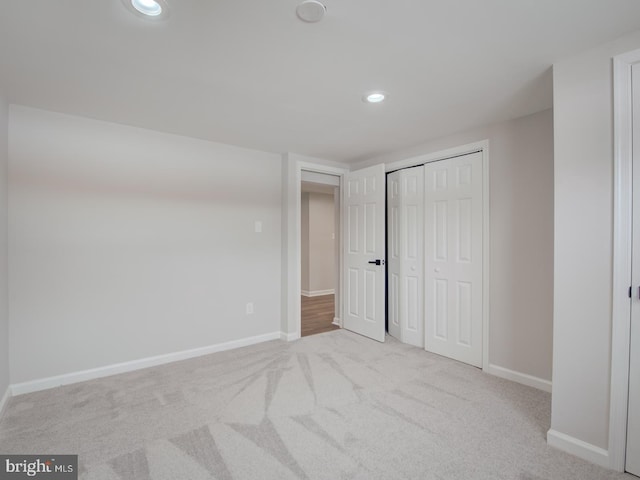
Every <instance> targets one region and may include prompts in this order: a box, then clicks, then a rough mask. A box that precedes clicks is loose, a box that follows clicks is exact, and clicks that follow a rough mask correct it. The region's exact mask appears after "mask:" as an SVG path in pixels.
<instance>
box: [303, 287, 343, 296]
mask: <svg viewBox="0 0 640 480" xmlns="http://www.w3.org/2000/svg"><path fill="white" fill-rule="evenodd" d="M335 294H336V291H335V289H333V288H332V289H331V290H312V291H309V290H302V296H303V297H323V296H324V295H335Z"/></svg>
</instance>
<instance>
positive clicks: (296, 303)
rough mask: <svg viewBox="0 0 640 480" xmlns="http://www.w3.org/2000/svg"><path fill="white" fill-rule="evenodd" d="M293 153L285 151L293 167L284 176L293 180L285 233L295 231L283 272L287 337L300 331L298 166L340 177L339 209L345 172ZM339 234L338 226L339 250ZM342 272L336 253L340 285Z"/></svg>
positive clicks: (299, 191)
mask: <svg viewBox="0 0 640 480" xmlns="http://www.w3.org/2000/svg"><path fill="white" fill-rule="evenodd" d="M296 157H298V155H295V154H289V156H288V159H289V161H292V162H293V165H294V166H293V168H294V170H295V175H294V178H293V179H291V178H290V177H289V178H288V179H289V181H291V180H293V181H294V182H295V185H294V186H293V188H292V189H291V190H290V191H292V192H294V195H295V202H288V205H287V207H288V212H287V213H288V218H290V219H292V222H291V224H290V225H289V232H288V233H289V235H290V234H291V233H292V232H291V229H293V232H294V234H295V245H293V246H292V247H291V248H289V255H290V257H289V258H292V259H294V262H293V263H292V265H291V266H290V268H289V269H288V272H287V276H288V277H287V279H288V282H287V285H288V288H289V294H290V296H291V297H293V298H292V300H291V301H290V302H289V305H288V307H289V308H290V309H292V310H293V311H292V312H291V311H289V312H286V315H287V318H289V319H291V318H293V325H294V328H297V332H290V331H289V332H284V334H285V335H286V336H287V337H289V336H296V335H297V337H296V338H300V332H301V331H302V317H301V306H300V292H302V246H301V245H302V238H301V237H302V234H301V229H302V220H301V218H300V214H301V210H302V205H301V200H302V199H301V196H302V188H301V187H302V185H301V182H302V170H305V171H308V172H317V173H327V174H330V175H335V176H337V177H340V187H339V188H340V208H341V210H342V205H343V192H342V183H343V178H344V175H345V174H346V173H348V172H349V170H348V169H347V168H343V167H338V166H332V165H325V164H322V163H315V162H311V161H306V160H296ZM303 158H307V157H303ZM289 187H291V185H289ZM292 208H293V209H294V211H293V212H292V211H291V209H292ZM343 236H344V232H343V231H342V229H340V238H339V242H340V252H342V245H343V243H342V242H343ZM342 276H343V275H342V255H340V285H339V288H342V285H343V278H342ZM343 296H344V295H340V300H339V303H340V305H339V306H338V311H339V312H342V305H343V301H342V299H343ZM289 328H290V326H289Z"/></svg>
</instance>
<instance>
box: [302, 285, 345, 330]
mask: <svg viewBox="0 0 640 480" xmlns="http://www.w3.org/2000/svg"><path fill="white" fill-rule="evenodd" d="M334 301H335V300H334V295H322V296H319V297H305V296H304V295H303V296H302V331H301V334H302V336H303V337H306V336H308V335H315V334H317V333H324V332H330V331H331V330H337V329H338V328H340V327H338V326H337V325H334V324H333V317H334V312H335V307H334Z"/></svg>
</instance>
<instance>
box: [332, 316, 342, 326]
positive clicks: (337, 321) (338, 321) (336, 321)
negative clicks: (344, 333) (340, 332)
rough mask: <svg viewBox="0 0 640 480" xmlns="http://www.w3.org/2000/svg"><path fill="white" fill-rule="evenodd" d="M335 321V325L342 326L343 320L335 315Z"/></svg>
mask: <svg viewBox="0 0 640 480" xmlns="http://www.w3.org/2000/svg"><path fill="white" fill-rule="evenodd" d="M331 323H333V324H334V325H337V326H338V327H340V328H342V320H341V319H339V318H338V317H333V322H331Z"/></svg>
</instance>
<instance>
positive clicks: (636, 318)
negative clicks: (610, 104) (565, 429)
mask: <svg viewBox="0 0 640 480" xmlns="http://www.w3.org/2000/svg"><path fill="white" fill-rule="evenodd" d="M632 79H633V80H632V82H633V83H632V89H633V243H632V252H633V253H632V258H633V259H632V265H631V275H632V284H633V285H635V288H634V290H635V291H634V292H632V293H633V295H632V300H631V346H630V361H629V407H628V417H627V455H626V470H627V471H628V472H629V473H633V474H634V475H638V476H640V287H638V285H640V148H638V146H640V69H639V67H638V66H637V65H634V66H633V67H632Z"/></svg>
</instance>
